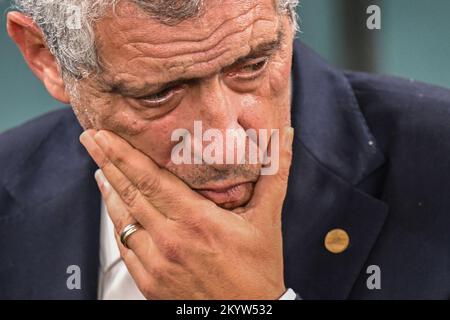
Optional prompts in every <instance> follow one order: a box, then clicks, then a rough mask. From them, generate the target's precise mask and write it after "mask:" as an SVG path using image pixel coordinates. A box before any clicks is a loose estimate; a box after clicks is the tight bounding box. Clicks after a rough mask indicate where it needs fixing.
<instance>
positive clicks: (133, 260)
mask: <svg viewBox="0 0 450 320" xmlns="http://www.w3.org/2000/svg"><path fill="white" fill-rule="evenodd" d="M115 239H116V243H117V246H118V248H119V252H120V256H121V257H122V260H123V262H124V263H125V266H126V267H127V269H128V272H129V273H130V275H131V277H132V278H133V280H134V282H135V283H136V286H137V287H138V289H139V290H140V291H141V292H142V294H144V295H145V291H146V290H147V287H148V285H149V281H151V279H152V277H151V276H150V274H149V272H148V271H147V269H146V268H145V266H144V264H143V263H142V262H141V260H140V259H139V258H138V256H137V255H136V254H135V253H134V252H133V251H132V250H128V249H127V248H125V247H124V246H123V245H122V243H121V242H120V237H119V235H118V234H115Z"/></svg>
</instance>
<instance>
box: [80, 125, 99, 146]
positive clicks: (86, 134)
mask: <svg viewBox="0 0 450 320" xmlns="http://www.w3.org/2000/svg"><path fill="white" fill-rule="evenodd" d="M94 134H95V130H92V129H88V130H85V131H83V133H82V134H81V135H80V138H79V139H80V142H81V144H82V145H86V142H88V141H89V140H91V139H93V137H94Z"/></svg>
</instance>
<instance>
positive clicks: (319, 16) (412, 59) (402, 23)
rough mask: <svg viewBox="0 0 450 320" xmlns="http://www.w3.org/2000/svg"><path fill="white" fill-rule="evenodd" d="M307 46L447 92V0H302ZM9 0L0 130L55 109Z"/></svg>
mask: <svg viewBox="0 0 450 320" xmlns="http://www.w3.org/2000/svg"><path fill="white" fill-rule="evenodd" d="M300 3H301V4H300V7H299V10H298V11H299V18H300V26H301V33H300V34H299V35H298V38H300V39H301V40H302V41H304V42H305V43H307V44H309V45H310V46H311V47H312V48H314V49H315V50H316V51H317V52H319V53H320V54H321V55H322V56H323V57H324V58H325V59H326V60H328V61H329V62H330V63H331V64H333V65H335V66H336V67H339V68H345V69H353V70H361V71H369V72H376V73H384V74H392V75H396V76H401V77H406V78H410V79H415V80H418V81H423V82H429V83H433V84H436V85H440V86H445V87H449V88H450V0H431V1H430V0H300ZM370 5H378V6H379V7H380V9H381V30H369V29H367V27H366V20H367V18H368V17H369V14H367V13H366V9H367V7H368V6H370ZM9 6H10V2H9V0H0V13H1V21H0V132H1V131H4V130H6V129H8V128H11V127H13V126H16V125H18V124H20V123H22V122H24V121H26V120H28V119H31V118H33V117H35V116H37V115H40V114H42V113H45V112H47V111H50V110H55V109H57V108H60V107H61V104H60V103H58V102H56V101H54V100H53V99H52V98H51V97H50V96H49V95H48V94H47V92H46V91H45V89H44V88H43V86H42V85H41V83H40V82H39V81H38V80H37V79H36V78H35V77H34V75H33V74H32V73H31V71H30V70H29V69H28V67H27V66H26V64H25V63H24V61H23V59H22V57H21V55H20V53H19V51H18V50H17V48H16V47H15V45H14V44H13V43H12V41H11V40H10V39H9V38H8V35H7V34H6V28H5V24H6V22H5V17H6V12H7V10H8V8H9Z"/></svg>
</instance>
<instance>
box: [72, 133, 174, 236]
mask: <svg viewBox="0 0 450 320" xmlns="http://www.w3.org/2000/svg"><path fill="white" fill-rule="evenodd" d="M94 134H95V131H94V130H88V131H86V132H85V133H83V134H82V135H81V136H80V141H81V143H82V144H83V145H84V146H85V148H86V149H87V151H88V152H89V154H90V155H91V157H92V158H93V159H94V161H95V162H96V163H97V165H98V166H99V167H100V168H102V171H101V173H97V174H96V179H97V178H105V179H104V180H105V181H106V182H107V183H108V185H111V186H112V189H114V190H115V191H116V192H117V193H118V194H119V196H120V198H121V199H122V201H123V202H124V203H125V205H126V207H127V211H128V212H129V213H130V214H131V215H132V216H133V217H134V218H135V219H136V220H137V221H138V222H139V223H140V224H141V225H142V226H144V228H145V229H147V230H148V231H149V232H150V233H152V232H158V231H159V230H163V229H164V226H163V224H164V223H165V220H166V219H165V217H164V216H163V215H162V214H161V213H160V212H158V210H156V209H155V208H154V207H153V206H152V205H151V204H150V203H148V202H147V201H146V200H145V199H144V198H143V196H142V195H141V194H140V193H139V192H138V190H137V188H136V187H135V186H134V185H133V184H132V183H131V181H129V179H128V178H127V177H125V175H124V174H123V173H122V172H121V171H120V170H119V169H117V168H116V167H115V166H114V165H113V164H112V163H111V162H110V161H109V160H108V158H107V157H106V156H105V154H104V153H103V151H102V150H101V149H100V148H99V147H98V145H97V144H96V142H95V140H94V139H93V135H94ZM100 182H101V181H100Z"/></svg>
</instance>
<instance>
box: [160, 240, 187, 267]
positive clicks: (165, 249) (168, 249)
mask: <svg viewBox="0 0 450 320" xmlns="http://www.w3.org/2000/svg"><path fill="white" fill-rule="evenodd" d="M181 243H182V242H181V241H177V240H175V239H163V240H162V241H161V243H160V250H161V253H162V254H163V255H164V257H165V258H166V259H167V260H169V261H171V262H180V261H181V260H182V256H183V254H182V253H183V250H182V245H181Z"/></svg>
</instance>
